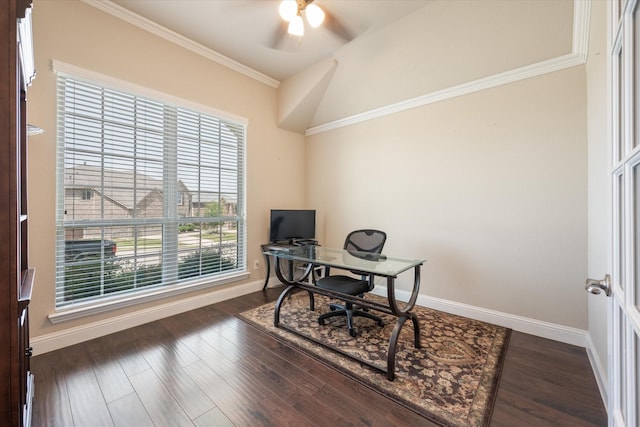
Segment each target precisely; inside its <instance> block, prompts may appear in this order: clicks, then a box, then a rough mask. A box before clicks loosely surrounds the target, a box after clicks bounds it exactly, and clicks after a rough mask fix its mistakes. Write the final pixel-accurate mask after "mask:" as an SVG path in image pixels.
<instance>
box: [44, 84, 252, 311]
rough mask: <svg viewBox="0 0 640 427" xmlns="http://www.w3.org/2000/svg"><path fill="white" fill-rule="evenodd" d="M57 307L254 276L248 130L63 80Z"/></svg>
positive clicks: (141, 99) (205, 115) (222, 120)
mask: <svg viewBox="0 0 640 427" xmlns="http://www.w3.org/2000/svg"><path fill="white" fill-rule="evenodd" d="M57 98H58V104H57V108H58V126H57V128H58V156H57V157H58V158H57V179H58V182H57V209H56V228H57V244H56V261H57V262H56V265H57V270H56V306H57V307H59V308H61V307H69V306H71V305H74V304H76V303H80V302H82V303H91V302H95V301H102V300H104V298H110V299H111V298H117V297H119V296H123V295H130V294H132V293H139V292H145V291H149V290H153V291H157V290H158V289H162V288H167V289H168V288H172V287H173V288H175V287H176V286H182V285H185V284H189V283H192V282H194V281H203V280H205V279H209V280H211V279H215V278H216V277H218V276H220V277H222V276H225V275H228V274H230V273H234V272H237V271H244V270H245V269H246V262H245V247H244V242H245V238H244V233H245V230H244V222H243V218H244V209H245V207H244V194H243V191H244V145H245V125H244V124H237V123H234V122H232V121H228V120H225V119H221V118H217V117H213V116H211V115H207V114H203V113H199V112H196V111H191V110H188V109H183V108H180V107H177V106H174V105H167V104H166V103H163V102H159V101H155V100H152V99H146V98H143V97H140V96H136V95H133V94H129V93H124V92H122V91H118V90H113V89H110V88H106V87H101V86H100V85H98V84H94V83H90V82H87V81H84V80H81V79H75V78H71V77H69V76H67V75H64V74H59V75H58V93H57Z"/></svg>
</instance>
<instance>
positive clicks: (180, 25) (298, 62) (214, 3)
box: [85, 0, 430, 81]
mask: <svg viewBox="0 0 640 427" xmlns="http://www.w3.org/2000/svg"><path fill="white" fill-rule="evenodd" d="M85 1H86V0H85ZM429 1H430V0H402V1H399V0H316V1H315V4H317V5H318V6H320V7H321V8H322V9H324V10H325V11H326V12H327V13H328V15H329V19H328V20H327V21H325V23H324V24H323V25H322V26H321V27H319V28H316V29H314V28H311V27H309V26H308V25H305V35H304V36H303V37H302V38H301V39H299V38H297V37H292V36H289V35H288V34H286V26H285V25H286V24H285V23H284V21H283V20H282V19H281V18H280V16H279V15H278V6H279V4H280V1H279V0H111V1H110V0H90V1H86V2H87V3H90V4H91V3H94V4H95V3H102V4H109V5H110V6H111V7H116V8H118V9H119V14H121V15H122V14H123V13H125V14H131V15H132V16H135V15H138V16H139V17H142V18H146V19H148V20H149V21H151V22H152V23H154V24H157V25H159V26H160V27H164V28H166V29H168V30H170V31H171V32H173V33H176V34H178V35H179V36H182V37H185V38H186V39H189V40H191V41H193V42H195V43H198V44H199V45H202V46H204V47H206V48H208V49H210V50H212V51H214V52H217V53H219V54H222V55H224V56H226V57H228V58H230V59H232V60H234V61H236V62H238V63H240V64H242V65H244V66H247V67H249V68H251V69H253V70H255V71H258V72H259V73H261V74H264V75H266V76H268V77H270V78H272V79H274V80H277V81H283V80H286V79H288V78H290V77H292V76H294V75H296V74H298V73H300V72H301V71H303V70H305V69H307V68H309V67H311V66H312V65H314V64H316V63H319V62H321V61H323V60H325V59H327V58H331V57H332V55H333V54H334V53H335V52H336V51H337V50H339V49H340V48H342V47H343V46H344V45H346V44H347V43H353V42H354V40H356V39H357V38H358V37H362V36H363V35H365V34H368V33H372V32H375V31H377V30H379V29H380V28H382V27H384V26H386V25H389V24H390V23H392V22H394V21H396V20H398V19H399V18H401V17H403V16H405V15H408V14H410V13H412V12H414V11H416V10H417V9H420V8H422V7H424V6H425V5H426V4H427V3H428V2H429ZM331 17H333V18H334V19H331ZM305 24H306V23H305Z"/></svg>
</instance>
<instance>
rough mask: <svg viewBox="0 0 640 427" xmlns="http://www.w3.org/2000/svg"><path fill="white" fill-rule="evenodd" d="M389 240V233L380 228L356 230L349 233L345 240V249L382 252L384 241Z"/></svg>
mask: <svg viewBox="0 0 640 427" xmlns="http://www.w3.org/2000/svg"><path fill="white" fill-rule="evenodd" d="M386 241H387V233H385V232H384V231H380V230H369V229H367V230H355V231H352V232H351V233H349V234H347V238H346V239H345V241H344V249H346V250H351V251H360V252H369V253H374V254H379V253H382V248H383V247H384V242H386Z"/></svg>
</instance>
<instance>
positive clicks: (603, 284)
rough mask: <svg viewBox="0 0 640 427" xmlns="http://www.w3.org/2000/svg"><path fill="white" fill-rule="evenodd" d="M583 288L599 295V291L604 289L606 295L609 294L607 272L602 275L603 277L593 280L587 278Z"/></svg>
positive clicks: (609, 277) (609, 280)
mask: <svg viewBox="0 0 640 427" xmlns="http://www.w3.org/2000/svg"><path fill="white" fill-rule="evenodd" d="M584 288H585V290H586V291H587V292H589V293H592V294H594V295H599V294H600V292H602V291H604V293H605V295H606V296H610V295H611V276H609V275H608V274H605V275H604V279H602V280H595V279H587V284H586V286H585V287H584Z"/></svg>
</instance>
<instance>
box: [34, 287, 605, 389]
mask: <svg viewBox="0 0 640 427" xmlns="http://www.w3.org/2000/svg"><path fill="white" fill-rule="evenodd" d="M262 285H263V282H262V281H254V282H250V283H246V284H243V285H239V286H233V287H230V288H226V289H221V290H216V291H213V292H210V293H206V294H202V295H197V296H194V297H190V298H184V299H180V300H177V301H172V302H168V303H166V304H159V305H156V306H154V307H151V308H147V309H144V310H139V311H135V312H131V313H127V314H123V315H120V316H116V317H112V318H109V319H105V320H101V321H97V322H91V323H87V324H85V325H82V326H76V327H73V328H69V329H65V330H63V331H59V332H52V333H50V334H45V335H40V336H37V337H33V338H31V345H32V346H33V349H34V354H35V355H37V354H42V353H46V352H49V351H53V350H57V349H59V348H63V347H67V346H70V345H74V344H78V343H81V342H84V341H88V340H91V339H94V338H98V337H101V336H104V335H108V334H111V333H114V332H118V331H122V330H125V329H128V328H131V327H133V326H138V325H142V324H144V323H148V322H152V321H154V320H158V319H162V318H165V317H168V316H173V315H176V314H179V313H183V312H185V311H188V310H194V309H196V308H200V307H204V306H206V305H210V304H215V303H217V302H220V301H225V300H228V299H231V298H235V297H239V296H242V295H246V294H249V293H252V292H256V291H259V290H261V289H262ZM373 293H375V294H378V295H382V296H386V288H384V287H380V288H378V287H376V289H375V290H374V291H373ZM396 296H397V298H398V299H399V300H405V301H406V300H408V298H409V294H408V292H404V291H397V292H396ZM416 304H417V305H421V306H423V307H428V308H433V309H436V310H440V311H444V312H446V313H451V314H457V315H460V316H465V317H469V318H472V319H476V320H481V321H483V322H488V323H493V324H495V325H500V326H504V327H507V328H511V329H513V330H516V331H520V332H524V333H528V334H532V335H536V336H540V337H543V338H549V339H552V340H555V341H560V342H564V343H567V344H572V345H577V346H580V347H585V348H588V334H587V331H584V330H580V329H576V328H570V327H566V326H561V325H557V324H553V323H549V322H543V321H540V320H536V319H530V318H526V317H522V316H516V315H513V314H508V313H502V312H499V311H494V310H488V309H484V308H479V307H475V306H472V305H468V304H462V303H458V302H454V301H449V300H444V299H441V298H434V297H429V296H426V295H420V296H419V297H418V300H417V301H416ZM596 367H597V365H594V370H595V369H596ZM596 376H597V377H598V375H596ZM600 378H602V376H600ZM605 390H606V387H605Z"/></svg>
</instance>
